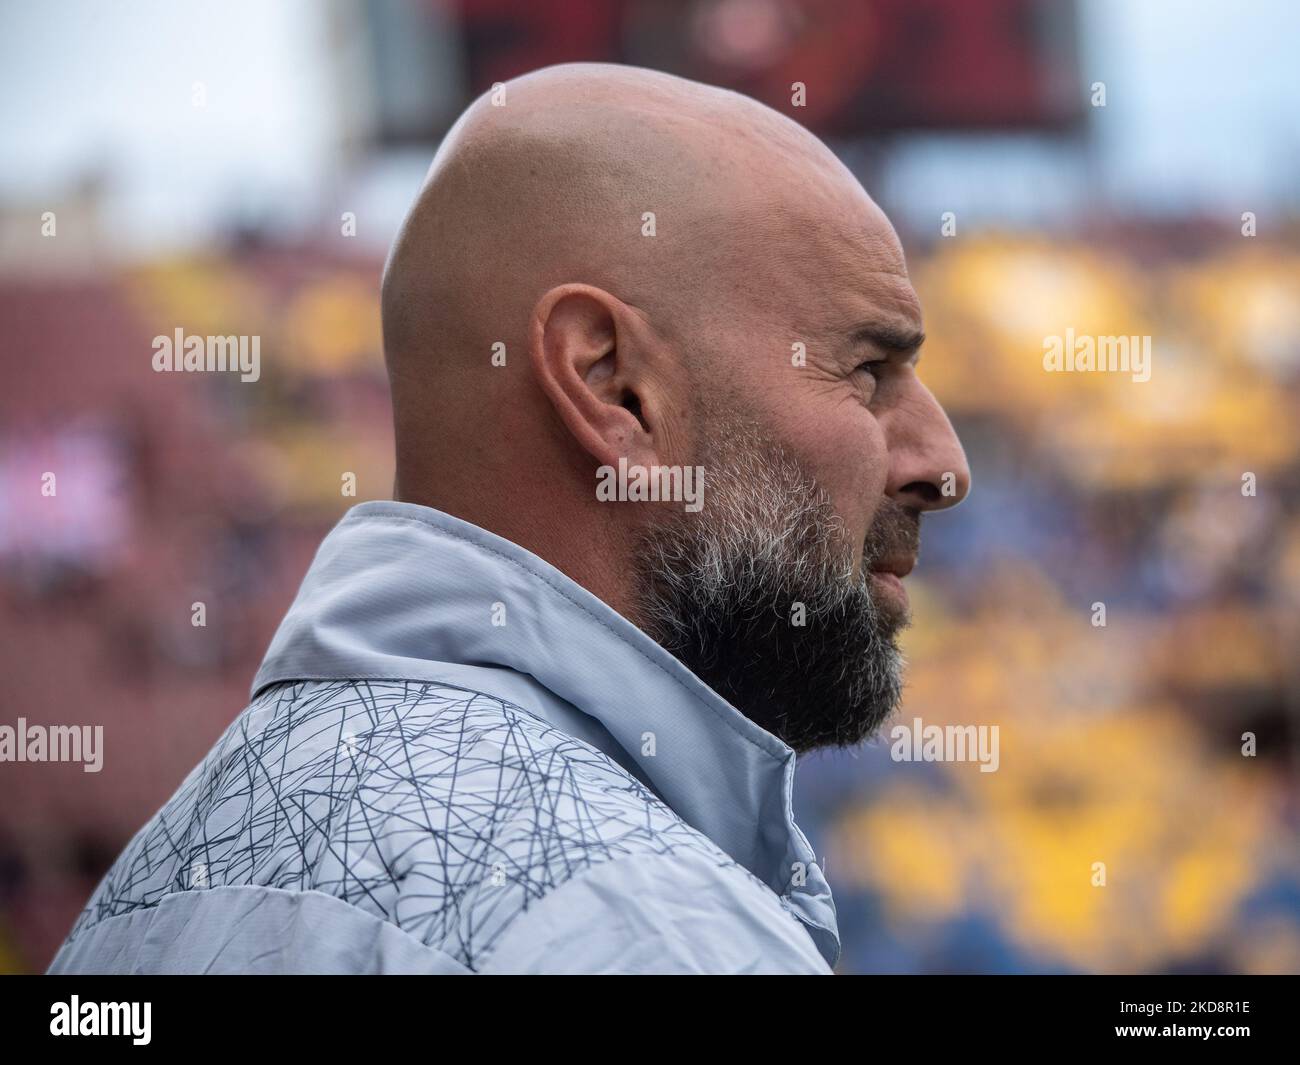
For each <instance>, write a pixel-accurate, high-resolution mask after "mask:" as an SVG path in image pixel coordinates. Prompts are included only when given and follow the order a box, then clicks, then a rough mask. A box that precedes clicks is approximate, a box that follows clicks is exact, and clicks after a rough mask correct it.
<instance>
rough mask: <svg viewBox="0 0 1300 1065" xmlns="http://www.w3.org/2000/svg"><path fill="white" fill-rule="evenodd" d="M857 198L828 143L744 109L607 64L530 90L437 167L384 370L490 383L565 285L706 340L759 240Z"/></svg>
mask: <svg viewBox="0 0 1300 1065" xmlns="http://www.w3.org/2000/svg"><path fill="white" fill-rule="evenodd" d="M854 190H856V194H857V195H859V196H860V195H861V190H860V188H858V187H857V185H856V182H855V181H854V180H853V178H852V176H851V175H850V174H848V172H847V171H846V170H845V169H844V168H843V167H842V166H841V164H840V163H839V162H838V161H837V160H836V159H835V157H834V156H833V155H832V154H831V153H830V152H829V151H828V150H827V149H826V148H825V146H824V145H822V144H821V142H820V141H818V140H817V139H816V138H815V137H813V136H812V135H811V134H809V133H808V132H807V131H806V130H804V129H803V128H802V127H800V126H799V125H797V124H796V123H794V122H792V121H791V120H790V119H787V118H785V117H784V116H782V115H780V114H778V113H776V112H775V111H772V110H771V109H770V108H767V107H764V106H763V105H761V104H759V103H757V102H755V101H753V100H751V99H748V98H747V97H744V96H740V95H738V94H736V93H733V92H729V91H725V90H722V89H717V88H713V87H711V86H707V85H702V84H699V83H697V82H691V81H686V80H684V79H682V78H677V77H673V76H671V75H668V74H661V73H657V72H654V71H648V70H641V69H638V68H633V67H619V66H612V65H604V64H574V65H568V66H560V67H552V68H548V69H546V70H542V71H539V72H537V73H534V74H530V75H527V76H525V77H522V78H519V79H516V80H514V81H511V82H508V83H506V84H505V85H504V86H503V87H501V89H500V90H499V92H498V93H497V94H488V95H486V96H483V97H481V98H479V99H478V100H477V101H476V102H475V103H474V104H473V105H472V106H471V107H470V108H469V109H468V110H467V111H466V112H465V114H464V115H463V116H462V117H461V119H460V121H458V122H457V123H456V125H455V127H454V128H453V129H452V130H451V132H450V133H449V134H448V136H447V137H446V139H445V140H444V142H443V144H442V146H441V147H440V149H439V151H438V153H437V156H436V157H435V159H434V162H433V165H432V167H431V169H430V171H429V175H428V177H427V179H426V181H425V183H424V186H423V188H422V189H421V191H420V195H419V198H418V199H417V201H416V203H415V205H414V207H413V208H412V210H411V212H410V214H409V216H408V218H407V220H406V223H405V225H404V227H403V230H402V233H401V236H400V237H399V239H398V241H397V243H396V245H395V246H394V249H393V253H392V255H391V257H390V259H389V263H388V267H387V270H386V273H385V278H384V304H383V311H384V343H385V349H386V352H387V356H388V358H389V359H390V361H391V363H392V366H393V369H394V371H395V372H396V373H397V374H398V375H399V376H407V375H408V374H411V373H417V374H421V375H426V374H430V373H434V374H436V373H438V372H440V370H442V369H444V368H446V367H448V366H449V365H454V363H455V362H457V361H464V360H468V361H470V362H477V363H478V364H480V365H481V364H482V359H481V355H482V353H483V351H484V350H485V348H484V345H485V344H487V345H489V346H490V344H491V343H492V342H493V341H495V340H503V341H506V342H507V343H508V341H509V339H519V338H520V337H521V336H522V327H523V326H524V325H525V323H526V322H527V318H528V315H529V313H530V312H531V310H532V309H533V307H534V305H535V303H536V301H537V300H538V298H539V297H540V296H541V295H542V294H543V293H544V292H546V291H547V290H548V289H549V288H552V287H554V286H556V285H560V284H564V283H566V282H583V283H586V284H590V285H594V286H598V287H600V288H603V289H606V290H608V291H609V292H611V293H613V294H615V295H617V296H618V297H619V298H620V299H622V300H623V301H624V302H626V303H628V304H629V305H631V306H635V307H637V308H638V309H640V310H642V311H643V312H644V313H645V314H646V315H648V316H650V317H651V318H653V320H654V321H655V322H656V324H657V325H658V326H659V327H661V328H664V329H669V330H673V329H675V330H678V331H681V332H685V331H689V330H692V329H694V328H695V327H694V325H693V321H694V319H695V318H696V317H698V316H700V315H701V314H707V313H709V312H706V311H704V309H703V305H702V300H701V296H702V295H703V290H704V289H706V288H716V289H720V290H725V289H726V288H728V287H730V286H735V285H737V284H746V283H749V284H753V282H754V279H752V278H749V277H747V276H746V274H745V273H744V272H743V271H742V270H738V269H737V268H739V267H743V266H744V265H745V252H746V250H747V249H750V248H752V246H753V243H754V239H755V231H756V230H758V229H761V228H763V227H766V226H770V225H771V224H772V223H773V220H774V217H773V216H774V215H777V216H779V215H780V213H781V212H786V215H787V221H788V220H789V217H788V216H789V212H790V211H792V210H793V209H795V208H798V207H800V206H804V207H808V206H812V204H813V202H814V201H816V200H818V199H821V200H825V199H827V198H830V197H833V196H835V195H843V194H844V192H845V191H848V193H849V195H853V194H854ZM647 216H652V219H651V218H647ZM651 234H653V235H651ZM512 330H513V332H512Z"/></svg>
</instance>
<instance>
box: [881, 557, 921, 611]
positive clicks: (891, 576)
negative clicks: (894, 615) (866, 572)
mask: <svg viewBox="0 0 1300 1065" xmlns="http://www.w3.org/2000/svg"><path fill="white" fill-rule="evenodd" d="M915 565H916V556H915V555H898V556H894V557H891V558H885V559H882V560H881V561H880V562H877V563H876V565H874V566H873V567H872V568H871V583H872V584H873V585H874V586H875V587H876V590H877V592H880V593H883V594H884V595H885V596H886V597H888V598H889V599H892V600H893V601H894V606H895V609H896V610H898V611H900V612H902V613H903V614H906V612H907V609H908V606H909V605H910V600H909V599H908V595H907V589H906V588H905V587H904V586H903V578H904V577H906V576H907V575H908V574H909V573H911V572H912V567H913V566H915Z"/></svg>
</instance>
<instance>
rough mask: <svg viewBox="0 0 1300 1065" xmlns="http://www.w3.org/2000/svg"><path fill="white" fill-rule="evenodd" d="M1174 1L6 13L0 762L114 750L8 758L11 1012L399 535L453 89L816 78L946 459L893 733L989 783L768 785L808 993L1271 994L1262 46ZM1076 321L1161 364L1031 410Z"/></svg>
mask: <svg viewBox="0 0 1300 1065" xmlns="http://www.w3.org/2000/svg"><path fill="white" fill-rule="evenodd" d="M1190 8H1194V9H1195V10H1194V11H1192V10H1190V9H1189V5H1187V4H1186V3H1184V2H1183V0H1151V2H1149V3H1144V4H1141V5H1130V4H1126V3H1124V2H1123V0H1081V2H1079V3H1070V2H1058V0H980V2H979V3H972V2H970V0H655V2H654V3H649V2H645V0H554V2H553V3H552V2H548V3H546V4H536V3H517V2H515V0H356V2H352V0H327V2H324V3H320V2H317V0H277V3H275V4H264V3H262V2H261V0H228V2H227V3H224V4H221V5H192V6H191V5H176V4H171V3H168V2H166V0H139V2H138V3H136V4H132V5H103V4H96V3H93V2H89V0H59V2H58V4H50V5H34V6H31V7H26V8H25V7H23V6H21V5H10V6H9V7H7V8H4V9H0V70H3V71H4V75H3V76H4V77H5V78H6V88H10V89H12V90H13V91H11V92H7V93H4V94H0V113H3V115H4V121H3V122H0V153H3V154H5V155H6V159H7V161H8V160H9V156H10V154H11V153H12V158H13V162H12V165H10V166H8V167H6V168H4V169H3V170H0V326H2V327H3V328H2V329H0V371H2V372H0V672H2V675H3V678H4V684H3V686H2V688H0V692H2V693H3V694H0V724H8V725H12V724H14V722H15V721H16V719H18V718H20V717H22V718H25V719H26V720H27V722H29V723H30V724H32V725H54V724H62V725H75V724H86V725H89V724H97V723H102V724H103V725H104V726H105V729H104V768H103V770H102V772H99V773H84V772H83V771H82V766H80V765H78V764H13V763H6V764H4V765H3V766H0V971H28V970H41V969H43V968H44V967H45V966H46V965H47V963H48V962H49V960H50V959H51V957H52V955H53V953H54V951H55V949H56V948H57V946H58V944H59V943H60V942H61V940H62V938H63V937H64V935H65V934H66V933H67V931H68V929H69V927H70V925H71V923H72V921H73V918H74V917H75V915H76V913H77V912H78V910H79V909H80V907H81V906H82V905H83V904H84V902H85V900H86V898H87V897H88V895H89V894H90V892H91V890H92V889H93V887H94V885H95V884H96V882H97V880H98V878H99V876H100V875H101V874H102V872H103V871H104V870H105V869H106V868H107V867H108V865H109V864H110V862H111V861H112V860H113V858H114V857H115V856H116V855H117V853H118V852H119V850H120V849H121V847H122V846H123V845H124V843H125V842H126V841H127V840H128V838H129V837H130V836H131V834H132V833H134V832H135V831H136V829H137V828H139V827H140V826H141V825H142V824H143V823H144V822H145V821H146V820H147V819H148V818H149V817H150V816H151V815H152V814H153V813H154V812H155V810H156V809H157V808H158V807H159V806H160V805H161V804H162V803H163V802H164V801H165V800H166V799H167V797H168V796H169V795H170V794H171V793H172V792H173V790H174V789H175V788H176V787H177V786H178V785H179V784H180V782H181V780H182V779H183V777H184V776H185V774H186V773H188V772H189V771H190V769H191V768H192V767H193V766H194V765H195V764H196V763H197V762H198V761H199V760H200V758H201V757H202V756H203V755H204V754H205V753H206V752H207V751H208V749H209V747H210V746H211V744H212V742H213V740H214V739H215V738H216V737H217V736H218V735H219V734H220V732H221V731H222V730H223V729H224V728H225V727H226V725H227V724H228V722H229V721H230V719H231V718H232V717H233V715H234V714H235V713H237V712H238V710H239V709H240V708H241V707H242V706H244V704H245V703H246V700H247V696H248V687H249V684H250V682H251V680H252V677H253V674H254V672H255V670H256V668H257V665H258V663H259V661H260V659H261V656H262V654H263V652H264V651H265V649H266V646H267V643H268V642H269V640H270V637H271V635H272V633H273V632H274V630H275V627H276V625H277V623H278V621H279V619H280V617H281V615H282V614H283V612H284V610H285V609H286V608H287V607H288V605H289V603H290V601H291V600H292V597H293V595H294V593H295V591H296V589H297V585H298V582H299V580H300V579H301V577H302V575H303V573H304V572H305V570H306V568H307V565H308V562H309V561H310V559H311V557H312V554H313V552H314V551H315V549H316V546H317V544H318V543H319V541H320V538H321V537H322V535H323V534H324V533H325V532H326V530H327V529H328V528H329V527H330V526H331V525H332V524H333V523H334V522H335V521H336V520H337V519H338V518H339V517H340V516H341V515H342V514H343V513H344V512H345V511H346V509H347V508H348V507H349V506H350V505H352V504H353V503H356V502H360V501H363V500H366V499H382V498H387V497H389V496H390V490H391V484H392V472H393V470H392V459H391V455H390V447H391V429H390V425H389V417H390V413H389V403H388V389H387V382H386V379H385V377H384V372H383V365H382V359H381V356H380V351H379V339H380V330H379V320H378V277H379V271H380V266H381V258H382V254H383V249H384V247H385V246H386V243H387V240H388V239H389V238H391V236H392V232H393V229H394V227H395V225H396V222H397V219H398V218H400V215H401V212H402V211H403V210H404V209H405V206H406V205H407V204H408V203H409V202H410V196H411V194H412V193H413V191H414V187H415V183H416V182H418V177H419V174H420V173H422V172H423V168H424V167H425V166H427V163H428V159H429V158H430V155H431V152H432V149H433V146H434V145H435V144H436V143H437V139H438V137H439V136H440V135H441V133H442V132H443V131H444V130H445V129H446V128H447V125H448V124H449V122H450V121H451V120H452V119H453V118H454V116H455V115H456V114H457V113H458V111H459V110H460V108H461V107H462V106H463V105H464V103H465V102H466V100H467V99H468V98H469V95H470V94H472V93H477V92H481V91H483V90H484V89H485V88H487V87H488V86H490V85H491V84H493V83H494V82H495V81H497V80H498V79H504V78H509V77H511V76H513V75H514V74H517V73H520V72H522V71H524V70H528V69H533V68H536V67H539V66H543V65H546V64H549V63H554V62H562V61H568V60H574V59H615V60H620V61H624V62H633V63H639V64H642V65H647V66H653V67H657V68H661V69H669V70H674V71H676V72H678V73H683V74H686V75H687V76H691V77H696V78H699V79H700V80H705V81H710V82H713V83H716V84H723V85H729V86H732V87H734V88H737V89H739V90H741V91H745V92H748V93H750V94H751V95H754V96H756V97H758V98H759V99H763V100H765V101H766V102H768V103H770V104H771V105H772V106H775V107H778V108H781V109H784V110H785V111H786V112H787V113H791V110H790V109H791V106H792V104H791V96H790V92H791V87H792V85H794V84H795V83H796V82H797V83H798V84H801V85H804V86H805V88H806V89H807V108H806V110H805V111H803V112H800V113H799V114H797V115H796V117H799V118H800V119H801V120H802V121H804V122H805V123H806V124H807V125H809V127H810V128H812V129H814V130H815V131H816V132H818V133H820V134H822V135H824V136H826V137H827V138H829V143H831V145H832V147H834V148H835V149H836V150H837V151H838V152H839V153H840V154H841V156H842V157H843V158H844V159H845V161H846V162H847V163H848V164H849V165H850V166H852V167H853V168H854V169H855V170H856V171H857V172H858V173H859V174H860V175H862V177H863V179H864V183H865V184H866V186H867V188H868V189H869V190H870V191H871V192H872V193H873V195H875V196H876V197H877V199H878V200H879V201H880V202H881V204H882V206H883V207H884V208H885V210H886V212H887V213H888V214H889V215H890V217H891V218H892V219H894V220H895V222H896V223H897V224H898V226H899V229H900V234H901V236H902V238H903V242H904V245H905V247H906V249H907V253H908V261H909V266H910V268H911V271H912V275H913V279H914V281H915V283H916V287H917V290H918V292H919V294H920V297H921V300H922V303H923V306H924V309H925V317H926V330H927V333H928V335H929V338H930V339H929V341H928V342H927V344H926V347H925V350H924V352H923V355H922V359H921V364H920V372H921V376H922V378H923V380H925V381H926V382H927V383H928V384H929V385H930V387H931V388H932V389H933V390H934V391H935V393H936V394H937V395H938V397H939V398H940V400H941V401H942V402H943V404H944V406H945V407H946V408H947V410H948V411H949V412H950V414H951V415H952V417H953V420H954V422H955V424H956V427H957V429H958V431H959V433H960V435H961V437H962V440H963V442H964V443H965V445H966V449H967V452H968V455H969V458H970V464H971V468H972V473H973V485H974V487H973V492H972V495H971V496H970V498H969V499H968V500H967V501H966V502H965V503H964V504H963V505H962V506H961V507H960V508H959V509H958V510H956V511H954V512H953V513H952V514H951V515H945V516H944V517H943V518H942V519H940V520H935V521H933V522H931V523H928V524H926V525H924V526H923V530H922V548H921V563H920V566H919V567H918V569H917V571H916V572H915V574H914V575H913V576H912V577H911V578H910V579H909V584H910V585H911V587H912V600H913V604H914V612H915V615H916V618H917V621H916V624H915V626H914V627H913V628H912V629H911V630H909V632H908V634H907V638H906V650H907V653H908V656H909V658H910V660H911V663H912V664H911V667H910V671H909V676H908V694H907V698H906V701H905V706H904V711H903V721H904V722H905V723H906V722H910V721H911V719H912V718H915V717H919V718H922V719H923V720H924V722H925V723H926V724H937V725H945V724H971V725H976V726H981V725H983V726H988V725H997V726H999V728H1000V737H1001V739H1000V764H999V768H998V771H997V772H993V773H981V772H980V771H979V767H978V766H977V765H974V764H971V763H958V764H945V763H924V762H897V763H896V762H894V761H892V760H891V758H890V754H889V742H888V737H887V736H886V737H885V738H884V740H883V741H882V742H879V743H877V744H875V745H871V746H868V747H866V748H864V749H862V750H859V751H854V752H840V753H822V754H817V755H814V756H811V757H809V758H807V759H805V760H803V761H802V762H801V765H800V769H799V776H800V779H799V782H798V786H797V788H796V791H795V801H796V810H795V813H796V815H797V818H798V820H799V823H800V824H801V826H802V827H803V828H804V830H805V832H806V833H807V835H808V836H809V838H810V840H811V842H812V843H813V845H814V847H815V848H816V849H817V851H818V853H819V854H820V855H821V856H822V860H823V863H824V865H825V869H826V874H827V877H828V879H829V881H830V883H831V885H832V888H833V890H834V893H835V899H836V902H837V906H838V909H839V914H840V929H841V933H842V936H843V940H844V957H843V960H842V963H841V969H842V971H845V972H862V971H884V972H935V971H993V972H1040V971H1052V972H1057V971H1066V972H1070V971H1081V972H1093V971H1099V972H1129V971H1155V972H1179V971H1218V970H1224V971H1247V972H1281V971H1290V972H1295V971H1300V654H1298V653H1297V648H1300V418H1298V417H1297V415H1300V221H1297V219H1300V199H1297V198H1296V190H1295V188H1294V182H1293V181H1291V182H1288V180H1287V177H1286V175H1288V174H1292V175H1293V174H1294V170H1295V167H1294V163H1295V160H1296V158H1297V155H1296V152H1297V150H1300V127H1297V125H1296V115H1297V114H1298V113H1300V108H1297V107H1296V100H1295V89H1296V87H1297V82H1296V68H1295V64H1294V60H1293V57H1292V55H1291V53H1290V50H1288V49H1287V48H1286V47H1285V43H1286V42H1287V41H1288V40H1292V39H1294V36H1295V35H1294V33H1288V31H1287V27H1289V26H1294V25H1295V24H1296V15H1295V9H1294V5H1290V4H1287V3H1284V2H1281V0H1251V2H1250V3H1249V4H1247V5H1234V6H1232V7H1231V8H1224V7H1222V5H1208V4H1205V5H1190ZM1098 85H1103V86H1108V87H1109V90H1110V97H1109V102H1108V103H1107V104H1106V106H1105V107H1104V108H1102V107H1099V106H1097V86H1098ZM1288 92H1289V93H1290V95H1289V96H1288ZM56 209H57V210H56ZM1248 209H1249V210H1252V211H1258V212H1259V222H1260V224H1259V227H1258V232H1259V235H1258V236H1247V235H1245V234H1244V233H1243V231H1242V228H1241V225H1240V222H1239V216H1240V215H1241V213H1242V212H1243V211H1246V210H1248ZM47 211H48V212H50V214H51V217H52V216H53V215H54V214H55V213H57V226H58V236H57V239H48V235H46V234H44V233H43V232H42V227H43V226H44V224H45V223H44V222H43V221H42V219H43V218H44V216H45V212H47ZM344 211H349V212H355V215H356V217H358V218H359V219H360V222H359V231H360V236H359V238H358V239H356V240H350V239H348V238H347V237H346V236H345V235H341V231H340V215H341V213H342V212H344ZM948 211H952V212H953V213H954V216H955V217H956V218H957V219H958V229H957V234H956V235H954V236H951V237H942V236H940V233H941V229H940V215H941V213H942V212H948ZM178 327H183V328H184V330H185V332H186V333H187V334H189V335H220V336H230V335H235V336H239V335H249V336H258V337H260V338H261V348H260V350H261V376H260V379H259V380H258V381H256V382H255V383H253V382H247V383H246V382H241V381H240V380H239V377H238V375H231V374H168V373H155V372H154V371H153V369H152V366H151V359H152V355H153V346H152V345H153V338H154V337H155V336H156V335H170V334H171V333H172V331H173V330H175V329H176V328H178ZM1067 330H1073V331H1074V333H1075V334H1076V335H1084V334H1089V335H1096V336H1111V335H1122V336H1131V335H1135V334H1137V335H1150V336H1151V337H1152V338H1153V340H1152V365H1151V378H1150V380H1149V381H1146V382H1144V383H1139V382H1135V381H1133V380H1132V379H1131V377H1130V376H1129V375H1127V374H1113V373H1107V374H1084V373H1046V372H1044V369H1043V362H1042V358H1043V352H1044V340H1045V338H1046V337H1049V336H1055V335H1062V334H1064V333H1065V332H1066V331H1067ZM49 472H56V473H57V478H58V480H57V485H58V488H57V491H58V495H57V499H52V498H51V497H49V496H46V495H43V494H42V492H41V486H42V483H43V478H44V475H45V474H46V473H49ZM348 475H353V476H354V477H355V484H356V495H355V496H349V495H345V494H344V488H345V485H346V484H347V482H348ZM1251 489H1253V491H1252V490H1251ZM196 603H202V604H204V607H205V611H206V617H205V621H206V624H204V625H202V626H196V625H194V624H192V620H193V618H194V616H195V610H194V607H195V604H196ZM1097 604H1102V605H1104V608H1105V621H1106V624H1105V625H1104V627H1102V626H1098V625H1095V624H1094V619H1095V618H1097V617H1098V611H1097V608H1096V605H1097ZM1245 734H1250V735H1252V736H1253V737H1254V741H1253V742H1254V747H1253V752H1254V753H1253V754H1251V755H1249V756H1247V755H1246V754H1243V745H1244V744H1247V743H1248V741H1246V740H1243V735H1245ZM1248 749H1249V748H1248ZM1099 863H1101V864H1102V865H1104V869H1105V886H1100V885H1099V883H1098V878H1099V873H1098V869H1099Z"/></svg>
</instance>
